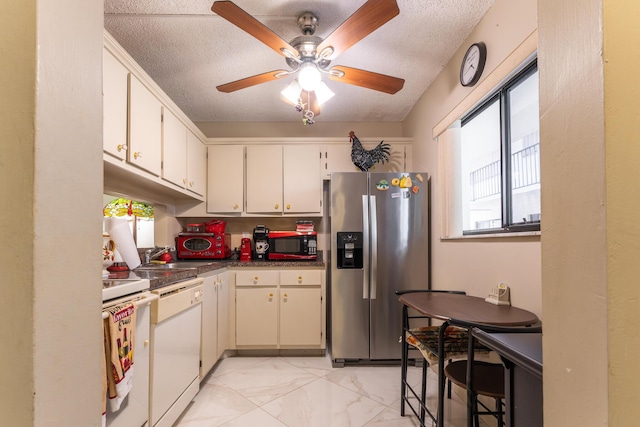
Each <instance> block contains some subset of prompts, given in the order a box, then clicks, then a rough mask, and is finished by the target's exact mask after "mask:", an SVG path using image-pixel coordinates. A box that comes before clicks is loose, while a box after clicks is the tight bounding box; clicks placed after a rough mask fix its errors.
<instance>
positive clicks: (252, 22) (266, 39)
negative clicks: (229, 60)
mask: <svg viewBox="0 0 640 427" xmlns="http://www.w3.org/2000/svg"><path fill="white" fill-rule="evenodd" d="M211 10H212V11H213V12H214V13H216V14H217V15H218V16H220V17H222V18H224V19H226V20H227V21H229V22H231V23H232V24H233V25H235V26H236V27H238V28H240V29H241V30H244V31H246V32H247V33H249V34H251V35H252V36H253V37H255V38H257V39H258V40H260V41H261V42H262V43H264V44H266V45H267V46H269V47H270V48H271V49H273V50H275V51H276V52H278V53H279V54H280V55H282V56H285V57H286V55H285V54H284V53H283V51H282V49H287V50H288V51H289V52H291V54H293V55H294V56H296V57H297V56H299V54H298V51H297V50H295V49H294V48H293V47H292V46H291V45H290V44H289V43H287V42H286V41H284V40H282V38H281V37H280V36H278V35H277V34H276V33H274V32H273V31H271V30H270V29H269V28H267V27H266V26H265V25H264V24H263V23H262V22H260V21H258V20H257V19H256V18H254V17H253V16H251V15H249V14H248V13H247V12H245V11H244V10H242V9H240V8H239V7H238V6H236V5H235V3H233V2H231V1H216V2H214V3H213V6H211Z"/></svg>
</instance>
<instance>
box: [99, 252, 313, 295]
mask: <svg viewBox="0 0 640 427" xmlns="http://www.w3.org/2000/svg"><path fill="white" fill-rule="evenodd" d="M178 262H179V263H180V266H179V267H177V268H169V269H167V270H163V269H154V270H141V269H135V270H133V271H126V272H119V273H115V274H113V276H114V277H111V276H112V274H110V275H109V279H124V280H132V279H149V282H150V283H151V288H150V289H151V290H154V289H158V288H162V287H163V286H167V285H170V284H172V283H176V282H180V281H183V280H187V279H190V278H193V277H196V276H199V275H201V274H205V273H208V272H210V271H215V270H219V269H221V268H277V269H281V268H305V267H306V268H308V267H314V268H318V267H320V268H322V267H325V262H324V260H323V258H322V255H321V254H320V255H318V258H317V259H316V260H305V261H239V260H231V259H225V260H180V261H178ZM188 264H192V266H190V265H188ZM116 275H117V277H116Z"/></svg>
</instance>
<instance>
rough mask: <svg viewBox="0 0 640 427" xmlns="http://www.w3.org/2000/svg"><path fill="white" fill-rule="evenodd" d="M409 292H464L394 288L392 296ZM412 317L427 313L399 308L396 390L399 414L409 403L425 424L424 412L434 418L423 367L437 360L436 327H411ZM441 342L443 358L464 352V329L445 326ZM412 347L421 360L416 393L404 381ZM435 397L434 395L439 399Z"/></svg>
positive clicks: (438, 331) (423, 424)
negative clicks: (398, 382)
mask: <svg viewBox="0 0 640 427" xmlns="http://www.w3.org/2000/svg"><path fill="white" fill-rule="evenodd" d="M411 292H444V293H452V294H460V295H465V292H463V291H445V290H430V289H429V290H404V291H396V295H403V294H406V293H411ZM415 319H428V317H427V316H419V315H409V312H408V307H407V306H406V305H405V306H403V307H402V336H401V338H400V342H401V343H402V358H401V389H400V390H401V391H400V396H401V399H400V414H401V415H402V416H404V415H405V405H407V406H409V409H411V411H412V412H413V414H414V415H415V416H416V417H418V419H419V420H420V425H421V426H422V427H424V426H425V419H426V415H427V414H428V415H429V417H430V418H431V420H432V422H433V423H435V422H436V420H437V417H436V415H434V414H433V413H432V412H431V411H430V410H429V408H428V407H427V405H426V394H427V368H428V367H429V366H430V365H432V364H435V363H437V361H438V343H439V341H440V338H439V337H440V332H441V331H440V329H441V328H440V326H420V327H411V326H412V325H410V323H412V321H413V322H414V323H415ZM444 337H445V338H444V341H445V354H446V357H447V358H453V357H456V356H461V355H466V353H467V347H468V345H467V342H468V332H467V330H466V329H464V328H458V327H455V326H453V327H447V329H446V330H445V332H444ZM411 348H413V349H416V350H419V351H420V353H421V354H422V356H423V357H424V361H423V363H422V381H421V387H420V393H419V394H418V392H416V390H414V388H413V387H412V386H411V385H410V384H409V382H408V381H407V370H408V360H409V350H410V349H411ZM448 395H449V397H451V386H450V384H449V392H448ZM411 397H413V398H415V399H417V401H418V408H416V407H414V406H413V405H412V404H411V402H410V401H409V399H410V398H411ZM443 397H444V396H439V397H438V398H443Z"/></svg>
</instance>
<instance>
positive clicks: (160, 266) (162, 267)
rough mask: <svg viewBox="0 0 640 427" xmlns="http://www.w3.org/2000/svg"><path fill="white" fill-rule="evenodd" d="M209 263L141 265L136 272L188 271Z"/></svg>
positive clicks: (189, 262) (188, 262)
mask: <svg viewBox="0 0 640 427" xmlns="http://www.w3.org/2000/svg"><path fill="white" fill-rule="evenodd" d="M209 264H211V263H210V262H191V261H184V262H179V261H178V262H169V263H166V264H143V265H141V266H140V267H137V268H136V270H175V269H178V270H188V269H191V268H198V267H202V266H203V265H209Z"/></svg>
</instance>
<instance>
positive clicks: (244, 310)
mask: <svg viewBox="0 0 640 427" xmlns="http://www.w3.org/2000/svg"><path fill="white" fill-rule="evenodd" d="M236 286H237V284H236ZM277 292H278V290H277V288H276V287H275V286H274V287H271V286H264V287H260V288H252V289H250V288H236V345H239V346H242V345H245V346H246V345H251V346H265V345H268V346H275V345H277V344H278V298H277V296H276V293H277Z"/></svg>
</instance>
